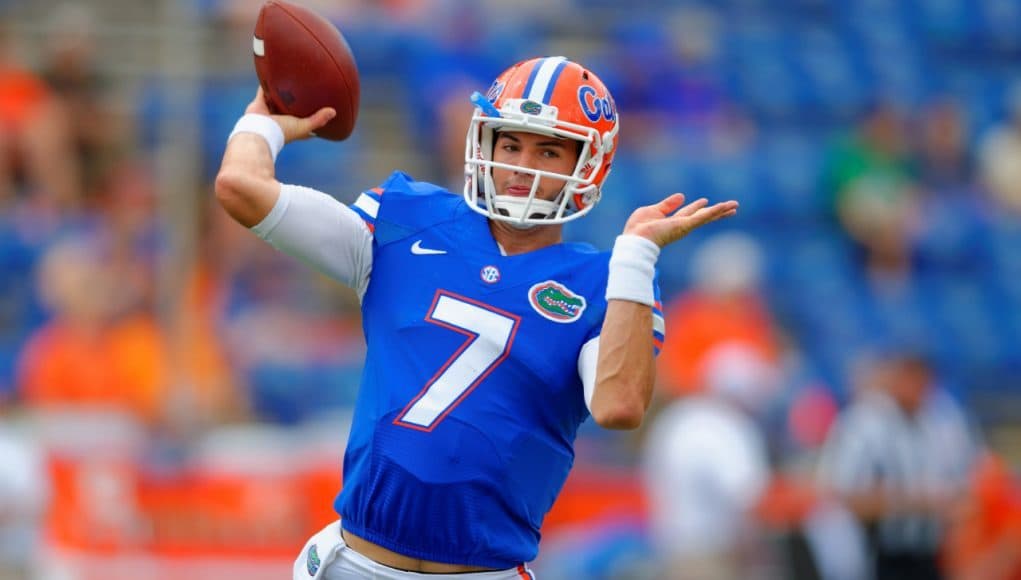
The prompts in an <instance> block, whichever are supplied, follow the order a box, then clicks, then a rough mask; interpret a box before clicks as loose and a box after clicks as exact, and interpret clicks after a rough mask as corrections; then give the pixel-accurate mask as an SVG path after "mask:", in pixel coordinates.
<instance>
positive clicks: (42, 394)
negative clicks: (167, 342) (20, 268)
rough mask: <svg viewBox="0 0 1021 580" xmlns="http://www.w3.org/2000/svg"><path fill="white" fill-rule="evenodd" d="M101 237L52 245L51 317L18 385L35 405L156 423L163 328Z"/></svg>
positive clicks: (45, 270)
mask: <svg viewBox="0 0 1021 580" xmlns="http://www.w3.org/2000/svg"><path fill="white" fill-rule="evenodd" d="M102 251H103V250H102V247H101V244H100V243H99V242H98V241H97V240H96V239H78V240H73V241H64V242H61V243H58V244H56V245H54V246H53V247H52V248H51V249H50V250H49V251H48V252H47V254H46V256H45V257H44V258H43V262H42V264H41V265H40V268H39V285H40V290H41V292H42V293H43V295H44V301H45V302H46V305H47V306H48V307H49V308H50V310H51V311H52V315H53V317H52V319H51V320H50V321H49V322H48V323H46V325H45V326H43V327H42V328H40V329H38V330H37V331H36V332H35V333H34V334H33V335H32V337H31V338H30V339H29V340H28V342H27V344H26V345H25V348H24V350H23V352H22V354H21V358H20V369H19V385H18V386H19V390H20V392H21V394H22V396H23V397H24V400H25V401H26V403H27V404H28V405H29V406H30V407H32V408H35V409H37V410H68V408H72V409H73V408H85V409H90V408H91V409H107V410H110V409H113V410H118V411H120V412H123V413H125V414H128V415H131V416H133V417H134V418H136V419H137V420H139V421H142V422H145V423H150V424H151V423H156V422H158V421H159V420H160V416H161V413H162V409H161V405H162V401H163V399H164V396H165V389H166V386H167V383H166V377H167V360H166V356H165V352H164V342H163V340H164V339H163V336H162V333H161V330H160V329H159V327H158V326H157V324H156V320H155V319H154V318H153V316H151V315H150V314H148V313H146V312H145V311H144V310H143V311H139V312H132V311H131V310H129V309H128V307H129V306H130V305H133V304H134V303H135V301H136V300H137V297H136V296H133V295H132V292H131V291H132V285H131V284H130V283H125V281H126V279H127V278H126V276H124V275H121V274H119V273H118V272H117V271H115V270H114V269H113V268H112V267H111V266H110V265H109V264H108V263H107V262H106V261H105V258H104V255H103V253H102Z"/></svg>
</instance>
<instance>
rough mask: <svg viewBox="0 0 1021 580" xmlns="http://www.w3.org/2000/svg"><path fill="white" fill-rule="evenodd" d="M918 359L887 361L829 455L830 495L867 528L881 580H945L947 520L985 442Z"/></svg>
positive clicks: (824, 462)
mask: <svg viewBox="0 0 1021 580" xmlns="http://www.w3.org/2000/svg"><path fill="white" fill-rule="evenodd" d="M934 378H935V377H934V374H933V372H932V366H931V365H930V364H929V362H928V360H927V358H926V357H924V356H921V355H918V354H916V353H903V352H902V353H899V354H896V355H894V356H889V357H887V358H885V359H884V360H880V361H878V363H877V364H876V366H874V367H872V368H871V369H870V372H869V376H868V382H867V384H865V385H863V386H862V389H861V390H862V392H861V393H860V395H861V396H860V397H859V398H858V400H857V401H856V402H854V403H853V404H852V405H851V406H850V407H848V408H847V409H846V410H845V411H844V412H843V413H842V415H841V417H840V418H839V420H838V421H837V423H836V424H835V426H834V427H833V429H832V430H831V431H830V434H829V437H828V439H827V441H826V444H825V446H824V448H823V453H822V457H821V463H820V478H821V480H822V483H823V486H824V487H825V488H826V489H827V491H828V492H830V493H832V494H833V495H835V496H836V497H837V499H839V500H841V501H843V502H844V504H845V505H846V506H847V508H848V509H850V511H851V512H852V513H854V514H855V516H856V517H857V518H858V520H859V521H860V522H861V523H862V524H863V526H864V527H865V531H866V537H867V538H868V540H869V548H870V555H871V557H872V559H873V563H874V567H873V569H874V571H875V578H876V580H887V579H901V578H910V579H913V580H926V579H938V578H943V574H942V572H941V571H940V569H939V565H938V560H937V555H938V550H939V547H940V543H941V542H942V539H943V529H944V523H945V521H946V520H947V519H948V518H949V517H950V516H951V515H952V512H953V510H954V509H955V506H957V505H959V501H958V500H959V498H960V497H961V493H962V492H963V491H964V488H965V485H966V483H967V477H968V474H969V472H970V469H971V466H972V462H973V460H974V459H975V458H976V455H977V442H976V440H975V437H974V436H973V434H972V432H971V430H970V429H969V426H968V424H967V421H966V420H965V417H964V413H963V412H962V410H961V408H960V407H959V406H958V405H957V403H956V402H955V401H954V400H953V399H952V398H951V397H950V396H949V395H948V394H947V393H946V392H944V391H943V390H941V389H939V388H938V387H937V386H936V385H935V381H934Z"/></svg>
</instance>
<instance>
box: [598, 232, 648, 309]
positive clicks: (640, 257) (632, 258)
mask: <svg viewBox="0 0 1021 580" xmlns="http://www.w3.org/2000/svg"><path fill="white" fill-rule="evenodd" d="M658 258H659V246H657V245H656V243H655V242H653V241H651V240H647V239H645V238H643V237H641V236H635V235H631V234H624V235H620V236H617V241H616V242H614V244H613V253H612V254H610V274H609V278H608V279H607V280H606V299H607V300H627V301H629V302H637V303H639V304H645V305H648V306H653V305H655V304H656V293H655V291H654V290H653V287H652V286H653V284H652V281H653V278H655V276H656V260H657V259H658Z"/></svg>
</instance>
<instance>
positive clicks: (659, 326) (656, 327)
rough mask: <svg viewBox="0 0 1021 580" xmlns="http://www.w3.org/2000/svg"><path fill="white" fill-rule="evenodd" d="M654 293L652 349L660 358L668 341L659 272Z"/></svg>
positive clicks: (653, 283) (655, 280) (654, 285)
mask: <svg viewBox="0 0 1021 580" xmlns="http://www.w3.org/2000/svg"><path fill="white" fill-rule="evenodd" d="M652 291H653V296H654V297H655V299H656V302H655V304H653V305H652V348H653V352H655V353H656V356H659V351H660V350H662V348H663V342H664V341H665V340H666V319H664V318H663V298H662V295H661V294H660V291H659V272H658V271H657V272H656V278H655V279H654V280H653V282H652Z"/></svg>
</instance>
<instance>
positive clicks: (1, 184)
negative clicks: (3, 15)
mask: <svg viewBox="0 0 1021 580" xmlns="http://www.w3.org/2000/svg"><path fill="white" fill-rule="evenodd" d="M16 55H17V50H16V48H15V46H14V44H13V42H11V41H10V39H9V38H8V37H7V30H5V28H4V25H3V23H2V22H0V205H2V206H6V205H8V204H9V203H10V202H11V200H12V199H13V196H15V195H18V194H22V193H24V194H27V195H28V196H30V197H32V199H33V201H36V202H41V203H42V204H43V205H45V206H47V207H48V208H50V209H51V210H57V209H66V208H69V207H74V206H76V205H77V204H78V202H79V201H80V196H81V191H82V187H81V177H80V172H79V168H78V166H77V164H76V163H75V162H74V159H75V156H74V155H73V129H72V125H71V116H70V111H69V110H68V108H67V107H66V105H65V104H64V103H63V102H62V101H61V100H60V99H59V98H58V97H57V96H56V95H55V94H54V93H53V91H52V90H51V89H50V88H49V87H47V85H46V83H45V82H44V81H43V80H42V79H41V78H39V77H38V76H37V75H35V74H34V73H32V72H31V71H29V70H28V69H27V68H26V67H25V66H23V65H22V64H21V63H20V62H18V61H17V60H16V58H17V56H16Z"/></svg>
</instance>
